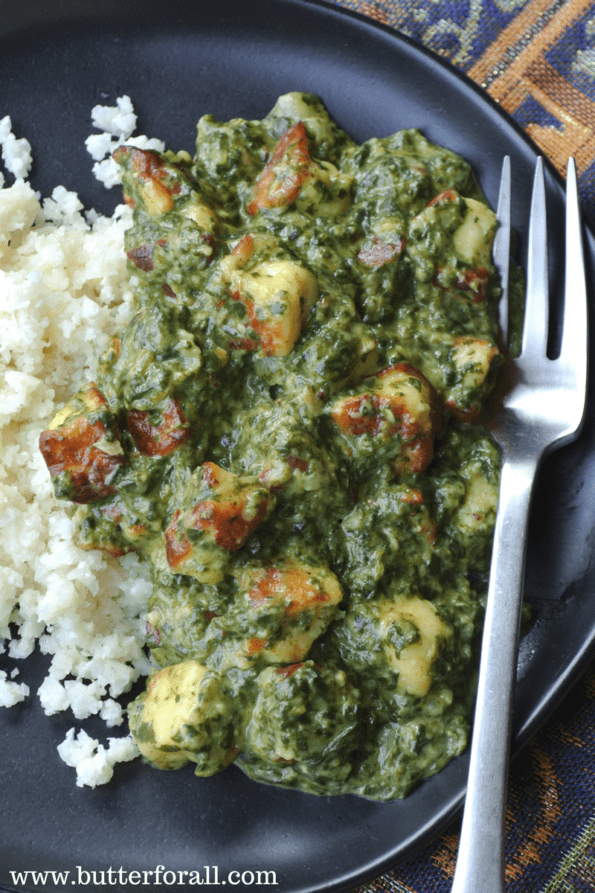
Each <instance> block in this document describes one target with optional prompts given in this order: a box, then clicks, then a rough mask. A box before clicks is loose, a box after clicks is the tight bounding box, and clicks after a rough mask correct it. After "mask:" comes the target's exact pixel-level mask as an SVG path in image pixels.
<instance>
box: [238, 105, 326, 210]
mask: <svg viewBox="0 0 595 893" xmlns="http://www.w3.org/2000/svg"><path fill="white" fill-rule="evenodd" d="M310 163H311V159H310V151H309V149H308V134H307V133H306V128H305V127H304V125H303V124H302V122H301V121H298V122H297V124H294V125H293V126H292V127H290V128H289V129H288V130H286V131H285V133H284V134H283V135H282V136H281V138H280V140H279V142H278V143H277V145H276V146H275V149H274V151H273V154H272V155H271V157H270V159H269V162H268V164H267V165H266V167H265V168H264V170H263V172H262V173H261V175H260V177H259V178H258V180H257V181H256V184H255V186H254V191H253V194H252V201H251V202H250V204H249V205H248V213H249V214H256V213H257V211H259V210H261V209H262V208H278V207H281V206H283V205H288V204H290V203H291V202H292V201H294V200H295V199H296V197H297V195H298V193H299V191H300V188H301V186H302V184H303V183H304V181H305V180H306V179H307V178H308V177H309V176H310V171H309V168H310Z"/></svg>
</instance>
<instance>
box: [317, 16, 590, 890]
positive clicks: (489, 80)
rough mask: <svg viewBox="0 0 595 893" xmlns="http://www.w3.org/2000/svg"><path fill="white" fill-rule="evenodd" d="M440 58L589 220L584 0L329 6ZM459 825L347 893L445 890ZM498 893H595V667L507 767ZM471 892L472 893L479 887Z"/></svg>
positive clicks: (587, 34)
mask: <svg viewBox="0 0 595 893" xmlns="http://www.w3.org/2000/svg"><path fill="white" fill-rule="evenodd" d="M334 2H335V4H336V5H337V6H339V7H344V8H346V9H350V10H352V11H355V12H358V13H360V14H361V15H364V16H367V17H369V18H371V19H373V20H375V21H377V22H380V23H382V24H383V25H385V26H388V27H389V28H394V29H396V30H398V31H400V32H401V33H403V34H405V35H407V36H408V37H410V38H412V39H413V40H414V41H416V42H418V43H420V44H422V45H423V46H425V47H426V48H427V49H430V50H432V51H434V52H435V53H437V54H439V55H440V56H442V57H444V58H445V59H447V60H449V62H451V63H452V64H453V65H455V66H456V67H457V68H458V69H460V70H461V71H463V72H464V73H465V74H466V75H467V76H468V77H469V78H471V79H472V80H473V81H475V82H476V83H477V84H479V85H480V87H481V88H482V89H484V90H485V91H486V93H487V94H489V95H490V96H491V97H492V99H494V100H496V101H497V102H498V103H499V104H500V106H501V107H502V109H504V111H505V112H507V113H508V114H509V115H510V116H511V117H512V118H513V119H514V120H515V121H516V122H517V124H519V125H520V126H521V127H522V128H524V130H525V131H526V133H527V134H528V135H529V136H530V137H531V139H532V140H533V141H534V142H535V143H536V144H537V146H538V147H539V149H540V150H541V151H542V153H543V154H544V155H545V156H547V157H548V158H549V159H550V161H551V162H552V163H553V164H554V165H555V167H556V168H557V169H558V170H559V171H560V173H562V174H563V173H564V171H565V167H566V161H567V159H568V157H569V156H570V155H572V156H574V157H575V159H576V162H577V169H578V173H579V188H580V192H581V201H582V206H583V211H584V214H585V216H586V218H587V219H590V221H592V222H593V221H595V2H593V0H465V2H458V0H422V2H419V0H415V2H413V0H334ZM459 828H460V823H459V821H457V822H455V823H454V824H453V825H452V827H450V828H449V829H447V830H446V831H445V832H444V833H442V834H441V835H440V836H439V837H438V838H437V839H436V840H434V841H433V842H432V843H431V844H430V845H429V846H427V847H426V848H425V849H424V850H423V851H421V852H420V853H418V854H417V855H415V856H413V857H411V858H409V859H407V860H406V861H403V862H401V863H400V864H398V865H397V866H396V867H395V868H394V869H393V870H392V871H390V872H388V873H387V874H385V875H384V876H382V877H380V878H377V879H376V880H375V881H372V882H370V883H368V884H365V885H363V886H360V887H359V888H358V890H357V893H448V891H450V888H451V883H452V877H453V873H454V866H455V861H456V854H457V846H458V835H459ZM506 863H507V865H506V883H507V890H508V893H594V891H595V665H591V667H589V668H588V669H587V671H586V673H585V674H584V675H583V676H582V677H581V679H580V680H579V682H578V683H577V684H576V685H575V687H574V688H573V690H572V691H571V692H570V693H569V694H568V695H567V696H566V698H565V700H564V701H563V703H562V705H561V706H560V707H559V708H558V709H557V712H556V713H555V714H554V715H553V716H552V717H551V718H550V719H549V721H548V722H547V724H546V725H545V726H544V727H543V728H542V730H541V731H540V732H539V733H538V734H537V736H536V738H535V739H534V740H533V742H532V743H531V744H530V745H529V746H528V747H527V748H526V749H525V750H524V751H523V752H522V753H521V754H520V755H519V756H518V757H517V758H516V759H515V760H514V762H513V764H512V767H511V776H510V786H509V801H508V814H507V852H506ZM478 893H481V891H479V890H478Z"/></svg>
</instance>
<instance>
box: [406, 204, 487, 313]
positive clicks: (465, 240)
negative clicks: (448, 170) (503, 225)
mask: <svg viewBox="0 0 595 893" xmlns="http://www.w3.org/2000/svg"><path fill="white" fill-rule="evenodd" d="M497 227H498V219H497V217H496V215H495V214H494V212H493V211H492V209H491V208H489V207H488V205H486V204H484V203H483V202H480V201H477V200H476V199H473V198H463V196H461V195H459V194H458V193H457V192H455V191H454V190H453V189H448V190H447V191H446V192H441V193H440V195H437V196H436V197H435V198H434V199H432V201H431V202H430V203H429V204H428V205H427V206H426V207H425V208H424V209H423V211H421V212H420V213H419V214H417V215H416V216H415V217H414V218H413V220H412V221H411V223H410V225H409V232H408V238H407V252H408V254H409V256H410V257H411V258H412V260H413V262H414V264H415V270H416V277H417V278H418V279H419V280H421V281H423V282H429V281H430V280H432V279H434V281H435V284H436V285H438V286H439V287H440V288H444V289H445V290H448V289H453V290H455V291H462V292H467V293H471V298H472V300H476V301H477V300H485V295H486V289H487V281H488V275H489V266H490V264H491V255H492V247H493V243H494V236H495V234H496V229H497Z"/></svg>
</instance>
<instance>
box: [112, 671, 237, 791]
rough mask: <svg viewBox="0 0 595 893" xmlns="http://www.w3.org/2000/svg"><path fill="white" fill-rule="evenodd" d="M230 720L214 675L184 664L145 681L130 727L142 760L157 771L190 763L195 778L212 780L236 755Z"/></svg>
mask: <svg viewBox="0 0 595 893" xmlns="http://www.w3.org/2000/svg"><path fill="white" fill-rule="evenodd" d="M233 717H234V710H233V705H232V703H231V700H230V698H229V696H228V695H227V694H226V693H225V692H224V689H223V683H222V679H221V677H220V676H219V674H218V673H217V672H216V671H215V670H213V669H211V668H207V667H205V666H203V665H202V664H200V663H199V662H198V661H195V660H188V661H184V662H183V663H179V664H174V665H173V666H170V667H165V668H164V669H162V670H159V672H158V673H156V674H155V675H154V676H152V677H151V679H150V680H149V683H148V688H147V692H146V694H145V695H143V696H141V698H140V699H139V700H138V702H137V703H136V704H135V705H134V706H133V709H132V710H131V719H130V727H131V731H132V734H133V737H134V740H135V741H136V743H137V745H138V748H139V750H140V752H141V754H142V756H143V757H145V759H147V760H149V761H150V762H151V763H154V764H155V765H156V766H158V767H159V768H160V769H179V768H181V767H182V766H184V765H186V763H188V762H193V763H196V770H195V771H196V774H197V775H212V774H213V773H214V772H218V771H219V770H220V769H224V768H225V767H226V766H228V765H229V764H230V763H231V762H232V760H233V759H234V758H235V757H236V755H237V752H238V745H237V741H236V731H235V722H234V718H233Z"/></svg>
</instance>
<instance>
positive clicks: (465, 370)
mask: <svg viewBox="0 0 595 893" xmlns="http://www.w3.org/2000/svg"><path fill="white" fill-rule="evenodd" d="M499 356H500V351H499V350H498V347H497V346H496V344H494V342H493V341H492V340H491V339H489V338H479V337H475V336H473V335H459V336H457V337H456V338H455V339H454V342H453V347H452V351H451V359H452V362H453V364H454V368H455V371H456V373H457V381H456V383H455V384H454V386H452V387H450V388H449V389H448V392H447V393H446V395H445V396H446V404H447V406H448V407H449V408H450V409H451V410H452V411H453V412H454V413H455V415H456V416H457V417H459V418H460V419H462V420H463V421H473V420H474V419H475V418H476V417H477V415H478V413H479V412H480V410H481V396H482V394H483V392H484V386H485V383H486V379H487V378H488V375H489V373H490V371H491V369H492V364H493V362H494V360H495V359H496V358H497V357H499Z"/></svg>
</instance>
